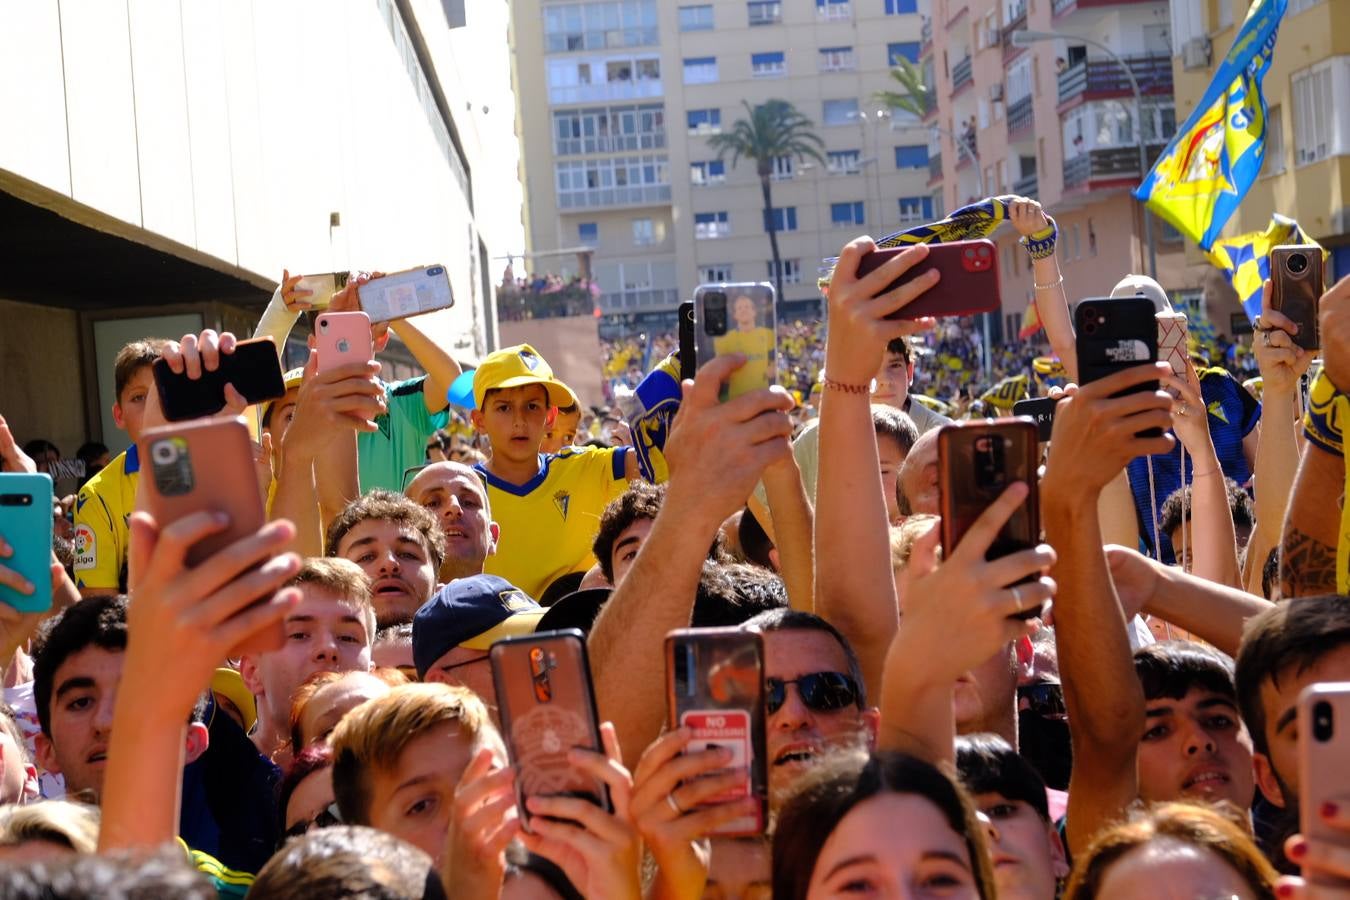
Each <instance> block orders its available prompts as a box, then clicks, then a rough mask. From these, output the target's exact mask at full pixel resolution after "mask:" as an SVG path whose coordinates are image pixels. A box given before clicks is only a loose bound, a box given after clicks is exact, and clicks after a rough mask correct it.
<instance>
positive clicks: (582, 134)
mask: <svg viewBox="0 0 1350 900" xmlns="http://www.w3.org/2000/svg"><path fill="white" fill-rule="evenodd" d="M665 146H666V113H665V107H663V106H662V105H661V104H659V103H656V104H644V105H642V106H604V107H598V108H591V109H569V110H559V111H557V112H555V113H554V114H553V152H554V153H555V154H556V155H557V156H577V155H580V154H583V153H617V152H623V151H628V150H661V149H664V148H665Z"/></svg>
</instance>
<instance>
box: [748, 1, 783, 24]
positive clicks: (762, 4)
mask: <svg viewBox="0 0 1350 900" xmlns="http://www.w3.org/2000/svg"><path fill="white" fill-rule="evenodd" d="M745 9H746V12H747V13H748V14H749V17H750V24H751V25H777V24H778V23H779V22H781V21H783V4H782V2H781V0H751V2H750V3H747V4H745Z"/></svg>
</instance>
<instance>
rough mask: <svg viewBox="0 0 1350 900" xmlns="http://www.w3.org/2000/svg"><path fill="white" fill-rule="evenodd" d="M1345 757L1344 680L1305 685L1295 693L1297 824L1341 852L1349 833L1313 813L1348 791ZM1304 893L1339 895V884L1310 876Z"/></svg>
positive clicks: (1349, 705)
mask: <svg viewBox="0 0 1350 900" xmlns="http://www.w3.org/2000/svg"><path fill="white" fill-rule="evenodd" d="M1347 758H1350V683H1347V682H1323V683H1322V684H1311V685H1308V687H1306V688H1304V689H1303V691H1302V693H1300V694H1299V697H1298V767H1299V828H1300V831H1302V833H1303V835H1304V836H1305V837H1308V838H1314V839H1316V840H1318V841H1322V842H1325V843H1328V844H1332V845H1333V846H1336V847H1339V848H1340V850H1339V851H1338V852H1341V853H1345V852H1347V851H1350V836H1347V835H1346V833H1345V832H1344V831H1341V830H1339V829H1336V828H1331V827H1329V826H1328V825H1326V824H1325V823H1324V822H1323V821H1322V816H1321V815H1320V813H1319V812H1318V811H1319V810H1320V809H1321V808H1322V805H1323V804H1324V803H1328V802H1336V803H1339V802H1340V801H1341V799H1342V798H1343V797H1344V796H1345V794H1346V793H1347V792H1348V791H1350V767H1347V766H1346V765H1345V761H1346V759H1347ZM1309 874H1310V873H1305V875H1304V877H1305V878H1306V877H1308V876H1309ZM1304 896H1307V897H1313V898H1318V897H1323V898H1327V900H1330V898H1333V897H1337V898H1340V897H1344V896H1345V885H1344V883H1343V882H1340V881H1333V882H1327V881H1319V880H1316V879H1312V878H1310V879H1309V881H1308V885H1307V890H1306V891H1305V894H1304Z"/></svg>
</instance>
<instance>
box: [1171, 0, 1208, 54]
mask: <svg viewBox="0 0 1350 900" xmlns="http://www.w3.org/2000/svg"><path fill="white" fill-rule="evenodd" d="M1207 5H1208V4H1206V3H1205V0H1173V2H1172V4H1171V6H1172V48H1173V52H1174V53H1176V55H1178V56H1180V55H1181V53H1182V50H1183V48H1185V46H1186V45H1187V44H1188V43H1190V42H1191V41H1193V40H1197V39H1199V38H1203V37H1205V36H1206V35H1207V34H1208V32H1209V26H1208V24H1207V23H1206V21H1205V20H1206V15H1205V13H1206V10H1205V7H1206V6H1207Z"/></svg>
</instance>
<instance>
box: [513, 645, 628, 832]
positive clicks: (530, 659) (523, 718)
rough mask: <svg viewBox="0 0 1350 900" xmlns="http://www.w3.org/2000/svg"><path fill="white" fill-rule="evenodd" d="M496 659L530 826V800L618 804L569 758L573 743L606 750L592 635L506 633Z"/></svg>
mask: <svg viewBox="0 0 1350 900" xmlns="http://www.w3.org/2000/svg"><path fill="white" fill-rule="evenodd" d="M488 659H489V662H490V664H491V666H492V681H493V684H494V685H495V686H496V688H497V702H498V704H499V707H500V712H501V720H502V734H503V735H504V736H505V738H506V748H507V752H508V753H509V754H510V757H511V765H512V766H514V767H515V770H516V805H517V806H518V807H519V809H520V819H521V821H522V822H524V823H525V826H526V828H528V827H529V824H530V818H531V814H530V812H529V810H528V809H526V800H528V799H529V798H530V797H549V796H554V797H556V796H564V797H581V798H584V799H586V800H589V801H591V802H592V803H594V804H595V805H596V806H599V807H601V808H602V809H605V810H606V811H608V810H610V809H612V808H613V807H612V806H611V805H610V799H609V789H608V788H607V787H606V786H605V783H604V782H602V781H599V780H598V779H595V778H592V777H590V776H589V775H586V774H584V773H582V772H580V771H578V770H577V769H575V768H574V767H573V766H572V765H571V764H570V763H569V762H568V761H567V752H568V751H569V750H571V749H573V748H581V749H585V750H594V751H595V752H597V753H603V752H604V745H603V744H602V743H601V740H600V724H599V721H598V719H597V717H596V707H595V692H594V690H593V689H592V687H591V668H590V664H589V662H588V660H587V657H586V638H585V636H584V635H582V633H581V632H580V631H578V630H577V629H575V628H569V629H566V630H563V631H543V632H536V633H535V634H530V635H525V636H523V637H517V638H506V639H503V640H500V641H497V642H496V643H495V644H493V645H492V649H491V650H489V651H488Z"/></svg>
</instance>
